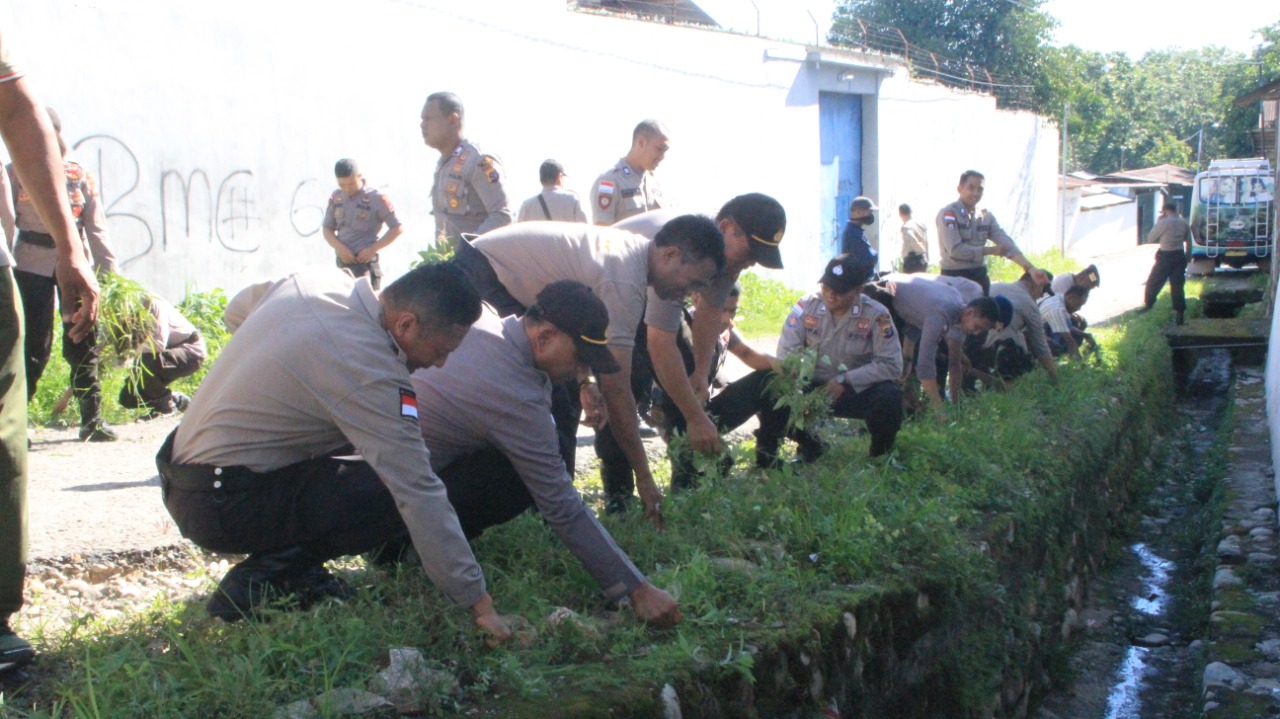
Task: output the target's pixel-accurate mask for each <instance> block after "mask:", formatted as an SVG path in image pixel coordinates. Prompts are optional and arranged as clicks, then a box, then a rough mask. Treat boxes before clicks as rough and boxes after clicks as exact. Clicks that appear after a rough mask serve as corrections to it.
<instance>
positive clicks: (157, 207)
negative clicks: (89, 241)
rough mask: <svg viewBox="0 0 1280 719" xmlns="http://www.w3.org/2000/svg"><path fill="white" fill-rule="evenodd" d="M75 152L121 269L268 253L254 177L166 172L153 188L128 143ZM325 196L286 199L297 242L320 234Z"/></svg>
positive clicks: (82, 145) (303, 186) (245, 172)
mask: <svg viewBox="0 0 1280 719" xmlns="http://www.w3.org/2000/svg"><path fill="white" fill-rule="evenodd" d="M72 147H73V148H74V149H75V150H76V158H77V160H78V161H79V162H80V163H81V164H83V165H84V166H85V167H87V168H88V169H89V171H90V172H92V173H93V175H94V177H96V178H97V181H98V194H99V199H100V200H101V202H102V206H103V209H104V214H105V215H106V218H107V223H108V227H109V228H110V231H111V236H112V240H113V242H114V244H115V245H116V248H115V249H116V255H117V256H118V257H119V258H120V264H121V265H122V266H126V265H128V264H129V263H130V262H133V261H136V260H138V259H140V258H143V257H146V256H148V255H152V254H155V253H169V252H175V253H184V252H185V251H186V250H187V249H189V248H191V247H193V246H194V245H196V244H197V243H202V244H204V245H212V246H215V248H217V249H219V250H221V251H226V252H232V253H238V254H252V253H256V252H258V251H260V250H261V249H262V246H263V242H262V238H263V236H264V232H265V231H266V230H267V228H268V226H269V225H270V223H269V222H267V219H266V218H264V217H263V215H262V211H261V208H262V206H263V202H262V200H263V188H262V186H261V183H260V182H259V181H258V178H257V176H256V175H255V174H254V172H253V170H251V169H248V168H243V167H237V168H233V169H231V170H229V171H227V172H220V173H219V172H213V171H210V170H208V169H206V168H203V167H184V168H175V167H163V166H162V167H161V168H160V170H159V174H158V176H157V177H156V178H155V179H156V182H155V184H154V185H152V184H151V183H150V182H148V180H149V179H150V178H148V177H145V176H144V171H143V166H142V163H141V162H139V160H138V155H137V154H136V153H135V152H134V151H133V148H131V147H130V146H129V144H128V143H126V142H125V141H124V140H122V139H120V138H118V137H115V136H113V135H107V134H97V135H89V136H87V137H84V138H82V139H80V140H79V141H77V142H76V143H75V144H74V145H72ZM327 199H328V191H327V190H326V188H325V187H324V186H323V185H322V184H321V183H320V180H318V179H315V178H308V179H305V180H302V181H301V182H299V183H297V185H296V186H295V187H294V188H293V190H292V192H291V196H290V198H289V226H290V228H291V230H292V231H293V232H294V233H295V234H296V235H297V236H298V237H310V236H312V235H315V234H317V233H318V232H319V231H320V224H321V221H322V220H323V218H324V210H325V203H326V202H327Z"/></svg>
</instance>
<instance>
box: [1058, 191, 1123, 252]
mask: <svg viewBox="0 0 1280 719" xmlns="http://www.w3.org/2000/svg"><path fill="white" fill-rule="evenodd" d="M1137 232H1138V209H1137V206H1136V205H1134V204H1133V203H1132V202H1129V203H1125V204H1123V205H1109V206H1107V207H1099V208H1096V209H1092V210H1080V211H1079V213H1078V214H1077V215H1076V217H1075V220H1074V222H1073V223H1072V224H1071V233H1070V237H1069V239H1068V240H1067V243H1068V244H1067V254H1069V255H1071V256H1072V257H1075V258H1077V259H1081V260H1084V259H1086V258H1091V257H1097V256H1099V255H1106V254H1110V253H1113V252H1119V251H1121V250H1127V249H1129V248H1130V247H1133V246H1134V243H1133V238H1134V236H1135V235H1136V234H1137Z"/></svg>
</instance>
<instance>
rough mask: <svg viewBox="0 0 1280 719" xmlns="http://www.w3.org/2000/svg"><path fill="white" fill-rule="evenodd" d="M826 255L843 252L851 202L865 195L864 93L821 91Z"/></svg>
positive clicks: (823, 252)
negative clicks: (843, 239) (841, 241)
mask: <svg viewBox="0 0 1280 719" xmlns="http://www.w3.org/2000/svg"><path fill="white" fill-rule="evenodd" d="M818 123H819V131H818V137H819V144H820V145H821V152H822V157H821V160H822V167H821V172H822V179H821V183H820V187H821V193H822V197H821V205H820V212H821V214H820V217H821V218H822V222H823V226H822V256H823V257H824V258H831V257H834V256H835V255H836V254H838V253H839V252H840V235H841V233H842V232H844V225H845V223H846V222H847V221H848V220H849V203H851V202H852V201H853V198H855V197H857V196H858V195H861V194H862V96H861V95H846V94H843V93H837V92H820V93H818Z"/></svg>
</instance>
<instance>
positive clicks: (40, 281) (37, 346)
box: [13, 233, 102, 424]
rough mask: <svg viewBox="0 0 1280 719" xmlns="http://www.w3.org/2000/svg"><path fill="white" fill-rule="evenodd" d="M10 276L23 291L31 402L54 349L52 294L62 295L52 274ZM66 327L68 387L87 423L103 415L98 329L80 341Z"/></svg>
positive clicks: (64, 349)
mask: <svg viewBox="0 0 1280 719" xmlns="http://www.w3.org/2000/svg"><path fill="white" fill-rule="evenodd" d="M24 234H27V235H29V234H31V233H24ZM50 241H52V240H50ZM13 277H14V280H15V281H16V282H17V283H18V291H19V292H20V293H21V294H22V306H23V312H24V315H25V321H26V328H27V337H26V371H27V401H28V402H30V401H31V398H32V397H34V396H35V394H36V386H37V385H38V384H39V382H40V377H41V375H43V374H44V368H45V367H46V366H47V365H48V364H49V355H50V354H51V353H52V351H53V315H54V309H55V307H54V297H55V296H58V297H61V294H60V293H59V292H58V283H57V281H56V280H55V278H53V277H45V276H43V275H36V274H32V273H30V272H23V271H22V270H14V273H13ZM69 327H70V325H69V324H67V323H63V325H62V356H63V358H64V359H66V360H67V364H68V365H70V366H71V388H72V390H73V391H74V393H75V397H76V399H77V400H79V402H80V423H81V424H88V423H90V422H92V421H94V420H97V419H99V418H101V416H102V386H101V385H100V384H99V383H98V359H99V354H100V349H99V347H98V328H97V327H94V328H93V329H92V330H90V332H89V334H88V335H86V336H85V338H84V339H82V340H80V341H79V342H72V341H71V338H70V337H69V336H68V335H67V329H68V328H69Z"/></svg>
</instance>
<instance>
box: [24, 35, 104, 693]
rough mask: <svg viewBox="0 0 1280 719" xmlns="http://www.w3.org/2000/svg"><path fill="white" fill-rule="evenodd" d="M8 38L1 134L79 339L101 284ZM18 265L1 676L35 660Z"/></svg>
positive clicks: (53, 146) (58, 157)
mask: <svg viewBox="0 0 1280 719" xmlns="http://www.w3.org/2000/svg"><path fill="white" fill-rule="evenodd" d="M6 37H7V36H6ZM6 37H0V135H2V136H3V137H4V141H5V143H6V144H7V145H8V146H9V148H10V151H11V152H12V156H13V167H14V168H15V169H16V171H17V172H16V174H17V175H18V176H20V177H22V178H23V180H24V182H25V183H26V184H25V187H26V193H27V195H28V201H29V202H30V204H31V205H32V206H33V207H34V208H35V211H36V212H37V213H38V214H39V216H40V218H41V219H42V220H43V221H44V223H45V225H44V226H45V227H46V228H48V233H49V234H50V235H51V236H52V238H53V243H54V246H55V248H54V252H55V253H56V263H57V276H58V285H59V287H60V289H61V291H62V297H63V299H64V301H66V306H67V313H68V315H69V316H70V317H71V319H72V321H71V324H70V325H69V326H68V327H67V329H66V331H67V334H68V335H69V336H70V337H71V339H72V340H80V339H83V338H84V337H85V335H86V334H87V333H89V332H90V331H92V328H93V323H94V321H95V320H96V319H97V315H98V283H97V281H96V280H95V279H94V276H93V271H92V270H91V269H90V268H89V261H88V259H87V258H86V257H85V255H84V251H83V249H82V246H81V242H80V241H79V238H78V237H77V232H76V226H75V218H73V217H72V215H71V207H70V205H69V204H68V203H67V196H66V174H65V172H64V170H63V163H62V154H61V153H60V151H59V147H58V138H57V135H56V133H55V132H54V130H53V128H52V127H51V126H50V125H49V120H48V117H47V116H46V114H45V110H44V108H43V107H41V105H40V103H39V102H38V101H37V100H36V99H35V98H34V97H33V96H32V95H31V92H30V90H29V88H28V85H27V82H26V80H25V79H24V73H23V72H22V70H21V68H19V67H18V65H16V64H15V63H14V61H13V60H12V58H11V55H10V52H9V44H8V43H7V42H5V39H6ZM0 174H4V173H0ZM8 229H9V228H7V227H6V231H7V230H8ZM12 266H13V258H12V257H10V256H9V248H8V245H7V244H6V245H5V246H3V247H0V672H5V671H9V670H11V669H16V668H18V667H21V666H22V665H24V664H26V663H28V662H30V661H31V660H32V659H33V658H34V657H35V650H34V649H33V648H32V646H31V644H30V643H29V642H27V641H26V640H25V639H23V638H22V637H19V636H18V635H17V634H15V633H14V631H13V629H12V628H11V627H10V626H9V619H10V617H12V616H13V614H15V613H16V612H17V611H18V610H19V609H21V608H22V601H23V600H22V585H23V583H24V581H25V577H26V561H27V506H26V498H27V402H26V398H25V397H24V396H23V391H24V388H25V387H26V381H25V378H26V363H25V361H24V358H23V356H22V355H23V345H24V343H23V323H22V318H21V316H20V313H21V312H22V308H21V306H20V303H19V300H18V292H17V290H16V288H15V287H14V281H13V275H12V274H11V270H10V268H11V267H12ZM52 324H53V322H52V318H50V325H52Z"/></svg>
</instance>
